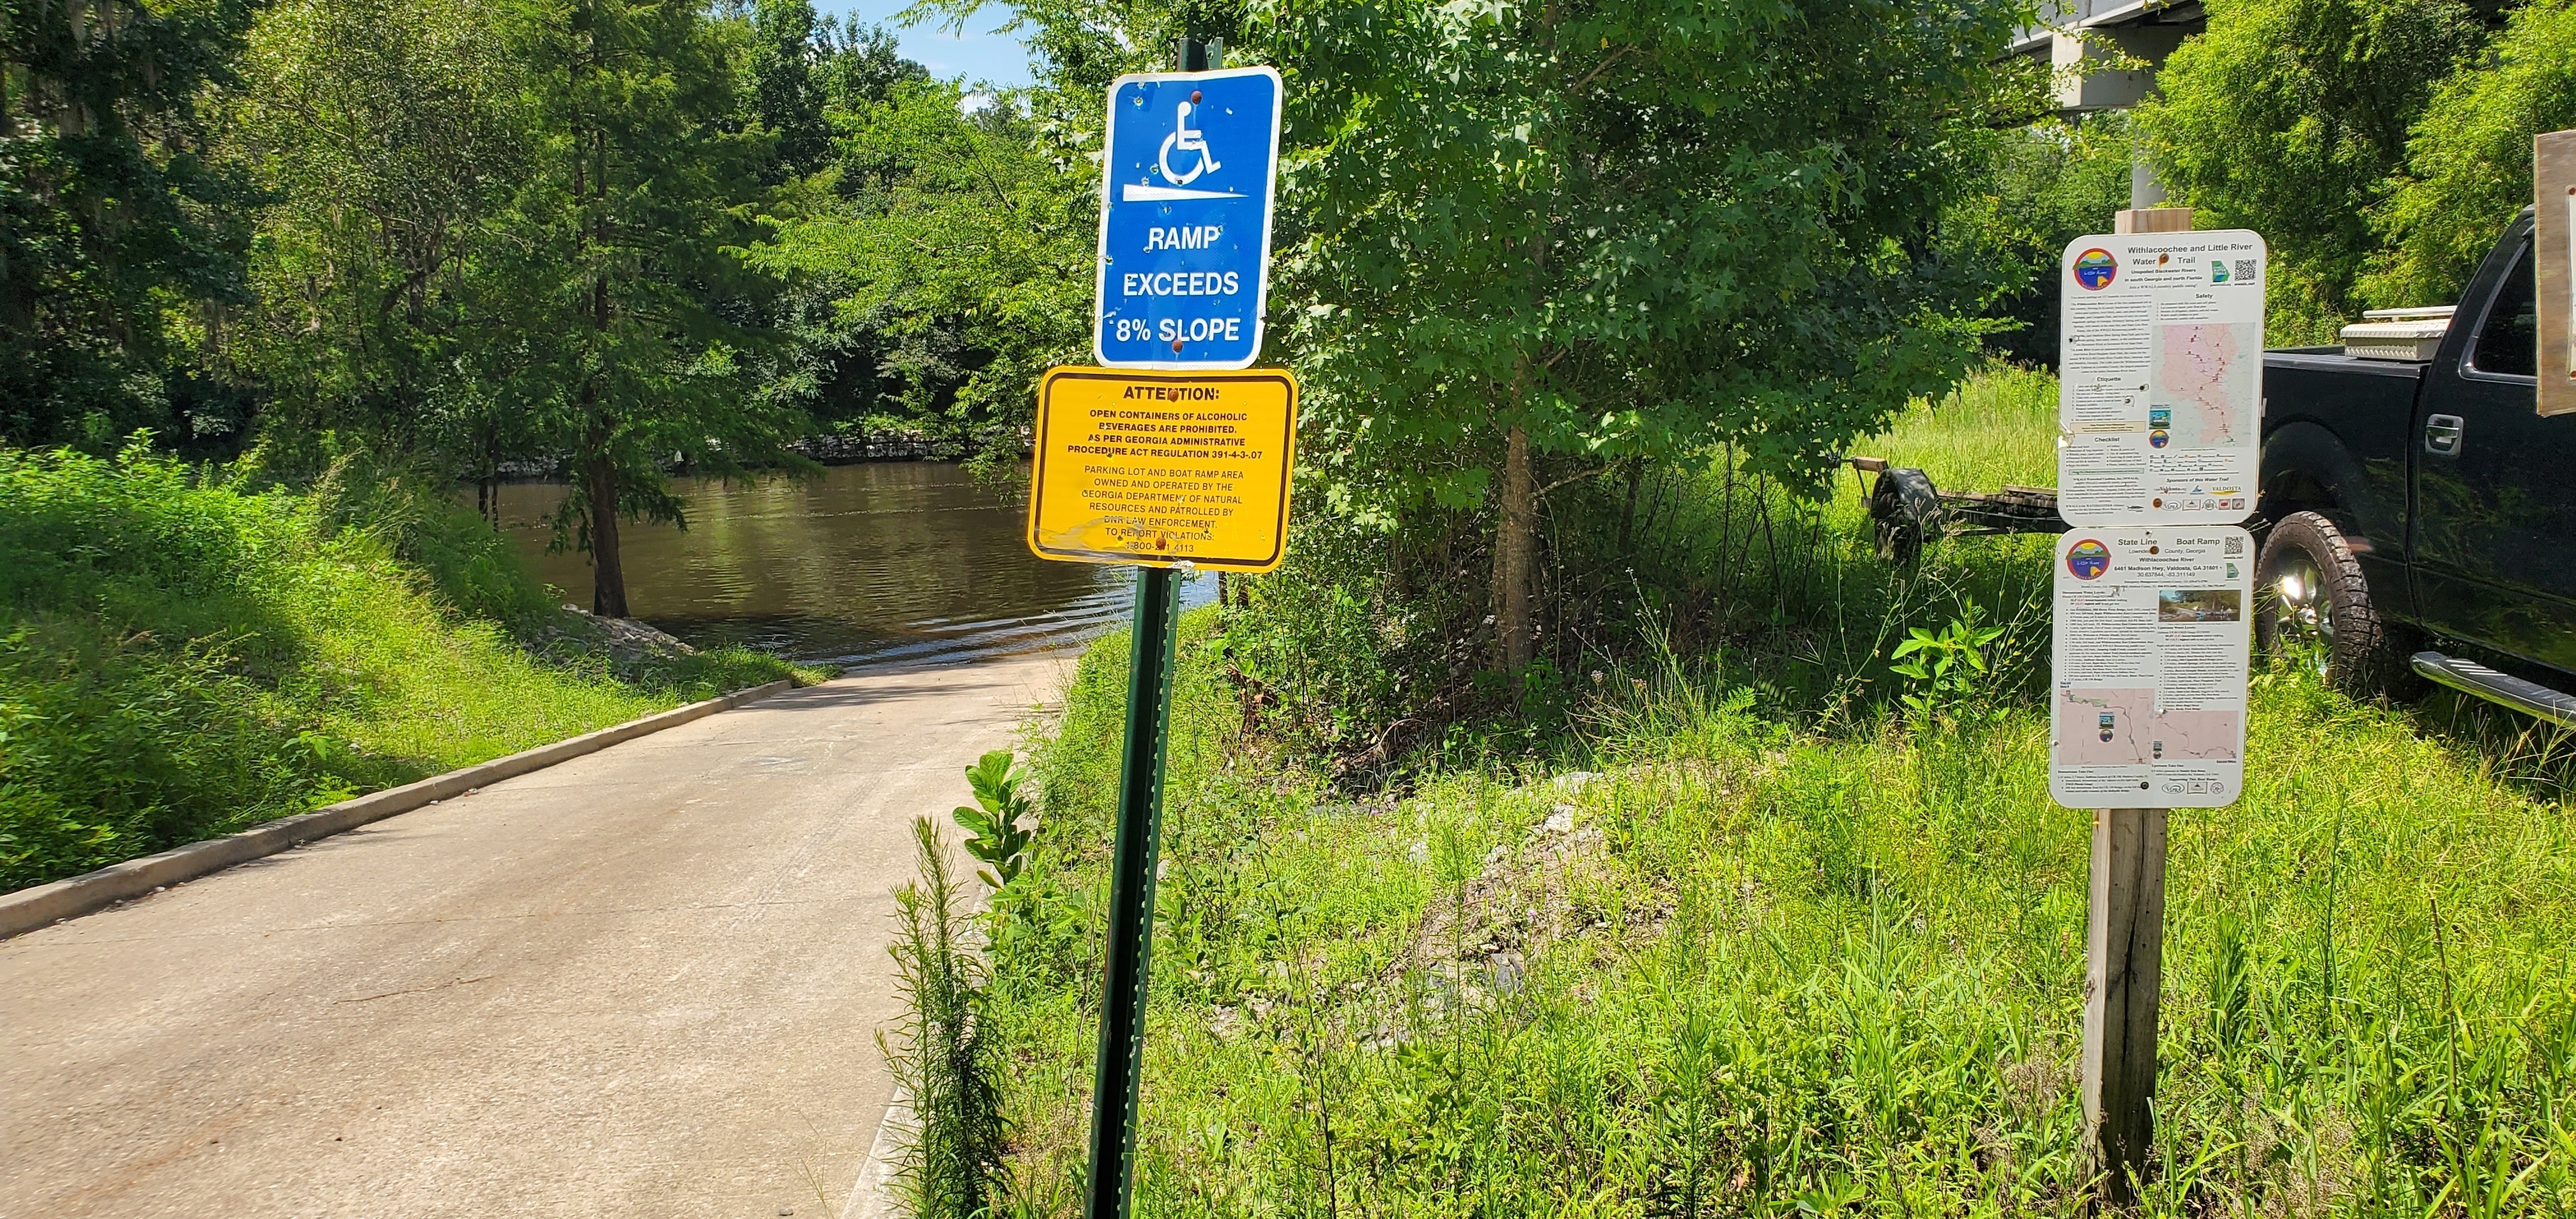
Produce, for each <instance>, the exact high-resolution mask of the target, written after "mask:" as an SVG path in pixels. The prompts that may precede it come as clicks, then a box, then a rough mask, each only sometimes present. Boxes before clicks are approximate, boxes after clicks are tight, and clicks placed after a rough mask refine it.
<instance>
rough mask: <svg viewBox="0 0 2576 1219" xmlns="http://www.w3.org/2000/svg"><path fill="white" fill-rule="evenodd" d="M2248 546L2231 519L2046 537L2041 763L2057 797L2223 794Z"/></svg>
mask: <svg viewBox="0 0 2576 1219" xmlns="http://www.w3.org/2000/svg"><path fill="white" fill-rule="evenodd" d="M2253 550H2254V546H2253V539H2252V537H2251V536H2249V535H2248V534H2247V533H2246V532H2245V531H2244V530H2242V529H2239V528H2236V527H2235V526H2232V525H2198V526H2156V527H2152V528H2135V529H2098V528H2085V527H2078V528H2075V529H2071V530H2069V531H2068V532H2067V533H2066V534H2065V535H2064V536H2063V537H2061V538H2059V539H2058V545H2057V566H2056V572H2057V575H2056V593H2057V596H2056V614H2055V622H2054V625H2053V627H2052V639H2051V644H2052V656H2051V665H2050V667H2051V674H2052V678H2053V680H2052V682H2051V690H2050V695H2049V767H2048V788H2049V794H2050V795H2051V796H2052V797H2053V798H2055V799H2056V801H2057V802H2058V803H2060V804H2063V805H2066V806H2068V807H2070V808H2142V807H2161V808H2177V807H2214V806H2218V805H2224V804H2230V803H2233V802H2234V801H2235V799H2236V796H2237V793H2238V792H2239V790H2240V789H2241V788H2242V787H2243V784H2244V778H2245V690H2246V684H2247V677H2248V675H2249V674H2248V672H2247V669H2248V658H2249V656H2250V649H2251V645H2252V642H2253V641H2252V637H2251V633H2250V632H2251V628H2252V619H2251V618H2250V617H2249V616H2248V612H2247V611H2248V610H2249V609H2250V608H2251V607H2252V605H2253V599H2254V596H2253V594H2254V561H2253Z"/></svg>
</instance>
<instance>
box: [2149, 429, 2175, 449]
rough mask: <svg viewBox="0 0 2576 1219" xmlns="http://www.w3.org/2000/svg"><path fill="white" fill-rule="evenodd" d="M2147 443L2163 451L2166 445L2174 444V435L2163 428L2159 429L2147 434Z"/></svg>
mask: <svg viewBox="0 0 2576 1219" xmlns="http://www.w3.org/2000/svg"><path fill="white" fill-rule="evenodd" d="M2147 443H2148V444H2149V445H2151V446H2153V447H2155V448H2159V449H2161V448H2163V447H2165V446H2166V445H2168V444H2171V443H2173V433H2171V432H2168V431H2166V430H2164V429H2163V428H2157V429H2155V430H2154V431H2151V432H2149V433H2147Z"/></svg>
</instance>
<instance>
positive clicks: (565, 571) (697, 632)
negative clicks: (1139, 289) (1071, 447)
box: [501, 461, 1216, 667]
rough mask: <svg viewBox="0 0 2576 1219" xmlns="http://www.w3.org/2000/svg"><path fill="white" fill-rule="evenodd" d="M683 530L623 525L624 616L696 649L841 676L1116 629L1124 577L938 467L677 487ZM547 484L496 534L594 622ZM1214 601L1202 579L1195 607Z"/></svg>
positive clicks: (528, 487) (1193, 586)
mask: <svg viewBox="0 0 2576 1219" xmlns="http://www.w3.org/2000/svg"><path fill="white" fill-rule="evenodd" d="M675 489H676V490H678V491H679V492H680V493H681V494H682V495H684V496H686V497H687V499H688V520H689V527H688V528H687V529H686V530H682V529H679V528H676V527H673V526H670V525H638V524H634V523H632V522H629V523H628V524H626V526H625V528H624V530H623V531H622V532H623V540H624V554H625V560H626V599H627V608H628V609H629V610H630V611H631V612H632V613H633V614H634V615H635V616H636V617H638V618H641V619H643V620H644V621H646V622H650V623H652V624H653V625H655V626H657V627H660V628H662V629H663V630H666V631H669V632H670V633H672V634H673V635H677V636H679V637H680V638H681V639H683V640H686V641H688V642H689V643H690V644H692V645H695V646H698V647H715V646H722V645H727V644H741V645H745V646H749V647H754V648H760V649H763V650H766V651H771V652H776V653H778V654H779V655H782V656H786V657H788V658H789V659H792V660H799V661H806V662H821V663H830V664H839V665H845V666H853V667H855V666H863V665H871V664H883V663H891V662H897V661H916V662H917V661H938V660H970V659H975V658H978V657H983V656H997V655H1005V654H1010V653H1015V652H1027V651H1034V650H1039V649H1044V648H1051V647H1063V646H1066V645H1068V644H1072V643H1077V642H1080V641H1082V640H1085V639H1089V638H1091V637H1093V636H1096V635H1099V634H1101V633H1102V632H1105V631H1108V630H1111V629H1113V628H1115V627H1118V626H1121V625H1124V624H1125V623H1126V621H1127V619H1128V616H1129V614H1130V612H1131V610H1132V607H1133V605H1134V597H1135V591H1134V590H1135V583H1134V574H1133V569H1132V568H1125V567H1101V566H1095V565H1092V564H1088V563H1054V562H1048V561H1046V560H1043V559H1040V558H1038V557H1036V556H1035V555H1032V554H1030V553H1029V550H1028V546H1027V544H1026V543H1025V542H1024V541H1023V540H1022V539H1023V531H1024V528H1025V517H1024V509H1022V508H1021V507H1020V506H1019V504H1018V503H1016V502H1014V501H1012V500H1010V499H1008V498H1006V497H1005V496H1004V495H1003V494H1002V493H1001V492H1000V491H998V490H997V489H995V488H992V487H988V486H985V485H982V484H979V483H977V482H976V481H975V480H974V479H973V478H972V477H971V476H969V475H968V474H967V473H966V472H965V471H964V470H962V469H960V468H958V467H957V466H954V465H950V464H948V463H946V462H934V461H905V462H868V463H863V464H859V465H848V466H833V467H829V468H827V469H826V470H824V472H823V473H822V474H821V475H820V476H819V477H816V478H813V479H809V480H805V481H801V482H800V481H795V480H790V479H785V478H767V479H762V480H760V481H758V482H748V483H734V484H732V485H730V486H728V485H726V484H725V483H724V482H722V481H720V480H715V479H684V480H681V483H680V485H679V486H678V487H677V488H675ZM563 497H564V488H563V487H562V486H561V485H560V484H555V483H513V484H510V485H507V486H505V487H503V488H502V489H501V523H502V527H503V529H504V530H506V531H507V532H508V533H509V534H510V536H511V537H512V538H513V539H514V540H516V541H517V542H518V543H519V546H520V549H521V551H522V553H524V554H526V555H527V557H528V560H529V562H530V563H531V564H533V565H534V566H535V568H536V570H537V572H538V574H539V576H540V577H541V578H542V579H544V580H545V581H546V582H547V583H548V584H552V585H554V586H555V587H557V588H559V589H561V590H562V592H563V599H564V600H565V601H568V602H571V603H572V604H575V605H579V606H583V607H585V608H587V607H588V606H589V605H590V594H591V578H590V562H589V558H588V556H586V555H582V554H579V553H570V552H567V553H557V554H548V553H546V543H547V539H548V537H549V536H550V535H549V531H548V528H547V526H546V523H545V522H546V519H547V517H548V516H549V514H551V513H552V512H553V511H554V510H555V507H556V505H558V504H560V503H562V502H563ZM1215 596H1216V581H1215V579H1214V578H1213V577H1208V576H1202V577H1198V578H1195V579H1193V580H1191V581H1189V582H1188V583H1187V584H1184V585H1183V586H1182V590H1181V599H1182V601H1183V603H1184V604H1187V605H1203V604H1206V603H1208V602H1209V601H1211V600H1213V599H1214V598H1215Z"/></svg>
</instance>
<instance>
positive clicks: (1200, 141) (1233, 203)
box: [1091, 67, 1284, 369]
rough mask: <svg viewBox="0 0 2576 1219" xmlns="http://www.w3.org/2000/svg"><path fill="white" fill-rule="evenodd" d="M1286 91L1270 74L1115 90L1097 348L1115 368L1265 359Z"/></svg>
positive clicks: (1205, 75)
mask: <svg viewBox="0 0 2576 1219" xmlns="http://www.w3.org/2000/svg"><path fill="white" fill-rule="evenodd" d="M1283 96H1284V93H1283V91H1282V89H1281V88H1280V84H1279V73H1278V71H1277V70H1276V69H1273V68H1258V67H1256V68H1230V69H1226V70H1224V71H1219V72H1151V73H1140V74H1136V75H1130V76H1121V77H1119V78H1118V79H1117V81H1116V82H1114V83H1112V84H1111V85H1110V86H1109V130H1108V138H1107V140H1106V145H1107V148H1108V154H1107V155H1106V156H1104V157H1103V158H1102V163H1101V169H1102V174H1103V176H1104V181H1103V182H1102V185H1101V191H1102V194H1101V201H1100V266H1099V279H1098V288H1099V291H1098V294H1097V297H1096V299H1097V301H1098V302H1099V303H1098V306H1097V313H1096V314H1095V315H1094V317H1093V319H1092V332H1091V349H1092V354H1093V355H1094V356H1095V357H1097V358H1098V359H1099V361H1100V362H1101V363H1102V364H1104V365H1107V366H1109V367H1111V368H1168V369H1182V368H1244V367H1247V366H1249V365H1250V364H1251V363H1252V361H1253V359H1254V358H1255V357H1257V356H1259V355H1260V354H1261V310H1262V305H1263V303H1264V302H1265V301H1266V300H1267V299H1268V298H1269V291H1270V214H1271V195H1272V188H1273V187H1274V186H1275V184H1276V181H1277V178H1278V172H1277V171H1278V164H1279V112H1280V103H1281V100H1282V98H1283Z"/></svg>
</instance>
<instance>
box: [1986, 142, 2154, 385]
mask: <svg viewBox="0 0 2576 1219" xmlns="http://www.w3.org/2000/svg"><path fill="white" fill-rule="evenodd" d="M2132 147H2133V145H2132V142H2131V137H2130V130H2129V121H2128V115H2127V114H2126V113H2124V112H2122V111H2117V110H2106V111H2102V112H2100V113H2097V114H2092V115H2087V116H2085V117H2083V118H2081V119H2077V120H2072V121H2069V120H2063V119H2047V120H2044V121H2042V122H2039V123H2035V124H2033V125H2031V126H2028V127H2022V128H2015V129H2011V130H2006V131H2003V132H2001V133H1999V138H1997V139H1996V141H1995V142H1994V145H1993V148H1994V152H1993V161H1992V168H1991V169H1990V170H1988V172H1987V173H1986V175H1985V182H1984V185H1983V187H1982V188H1981V189H1979V190H1978V191H1977V192H1976V193H1975V194H1973V195H1971V196H1969V197H1968V198H1965V199H1962V200H1960V201H1959V202H1958V203H1956V204H1954V205H1953V209H1954V210H1953V212H1952V216H1951V223H1952V224H1953V225H1955V226H1958V227H1960V228H1963V229H1966V230H1969V232H1970V233H1972V234H1974V237H1973V240H1974V241H1975V242H1976V243H1977V244H1978V245H1980V246H1982V247H1983V248H1985V249H1986V250H1987V251H1988V253H1987V255H1986V257H1988V258H1990V259H1993V260H1994V261H1995V262H1996V263H1997V264H1999V265H2000V266H2003V267H2008V268H2009V274H2008V275H2006V276H2005V282H2006V283H2007V284H2008V285H2010V286H2009V287H2008V288H2007V289H2006V291H2005V293H2004V295H2003V296H2002V297H2001V298H2000V299H1998V300H1997V301H1996V302H1995V303H1994V304H1993V305H1992V306H1990V307H1989V309H1988V315H1989V316H1991V317H1995V318H1997V319H1999V320H2003V321H2006V322H2008V323H2010V324H2011V327H2012V328H2011V329H2007V330H2001V331H1998V332H1996V333H1994V334H1990V335H1988V336H1987V338H1986V346H1987V348H1988V350H1990V351H1994V352H1996V353H1997V354H2000V355H2003V356H2005V357H2008V358H2010V359H2014V360H2018V361H2021V362H2023V363H2026V364H2038V365H2048V366H2054V365H2055V364H2056V363H2057V354H2058V334H2057V320H2058V319H2057V314H2058V304H2059V296H2060V292H2059V287H2058V279H2059V276H2058V273H2057V259H2058V254H2059V252H2060V251H2063V250H2064V249H2065V248H2066V243H2067V242H2069V241H2073V240H2074V239H2076V238H2077V237H2080V236H2083V235H2084V234H2086V233H2103V232H2108V231H2110V228H2111V223H2112V220H2113V217H2114V215H2115V213H2117V212H2118V211H2119V210H2120V209H2121V208H2124V207H2127V206H2129V169H2130V159H2131V150H2132Z"/></svg>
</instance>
